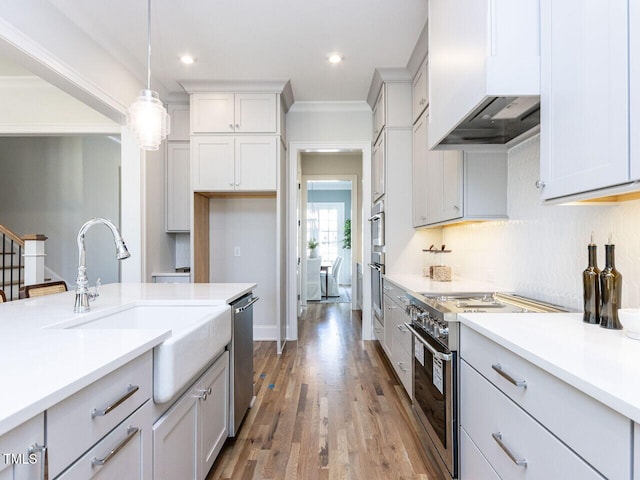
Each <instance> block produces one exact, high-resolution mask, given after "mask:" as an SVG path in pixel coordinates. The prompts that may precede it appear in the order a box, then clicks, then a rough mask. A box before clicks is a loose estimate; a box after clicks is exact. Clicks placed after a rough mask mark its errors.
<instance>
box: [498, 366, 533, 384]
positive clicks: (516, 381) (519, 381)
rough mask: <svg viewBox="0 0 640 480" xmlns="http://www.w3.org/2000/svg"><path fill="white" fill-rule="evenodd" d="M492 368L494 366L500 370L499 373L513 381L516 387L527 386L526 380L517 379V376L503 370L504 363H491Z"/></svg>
mask: <svg viewBox="0 0 640 480" xmlns="http://www.w3.org/2000/svg"><path fill="white" fill-rule="evenodd" d="M491 368H493V369H494V370H495V371H496V372H498V375H500V376H501V377H503V378H505V379H506V380H507V381H508V382H509V383H512V384H513V385H515V386H516V387H522V388H527V381H526V380H516V379H515V378H513V377H512V376H511V375H509V374H508V373H507V372H505V371H504V370H503V368H502V364H500V363H494V364H493V365H491Z"/></svg>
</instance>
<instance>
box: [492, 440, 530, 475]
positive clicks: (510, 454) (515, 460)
mask: <svg viewBox="0 0 640 480" xmlns="http://www.w3.org/2000/svg"><path fill="white" fill-rule="evenodd" d="M491 436H492V437H493V439H494V440H495V441H496V443H497V444H498V445H499V446H500V448H501V449H502V451H503V452H504V453H506V454H507V456H508V457H509V458H510V459H511V461H512V462H513V463H515V464H516V465H517V466H519V467H526V466H527V459H526V458H523V459H519V458H518V457H516V456H515V455H514V454H513V452H512V451H511V450H509V447H507V446H506V445H505V443H504V442H503V441H502V433H500V432H497V433H492V434H491Z"/></svg>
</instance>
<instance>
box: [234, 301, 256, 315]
mask: <svg viewBox="0 0 640 480" xmlns="http://www.w3.org/2000/svg"><path fill="white" fill-rule="evenodd" d="M258 300H260V297H252V298H251V301H250V302H249V303H247V304H246V305H244V306H243V307H238V308H236V309H235V310H234V312H235V313H236V314H238V313H242V312H244V311H245V310H246V309H247V308H249V307H250V306H251V305H253V304H254V303H256V302H257V301H258Z"/></svg>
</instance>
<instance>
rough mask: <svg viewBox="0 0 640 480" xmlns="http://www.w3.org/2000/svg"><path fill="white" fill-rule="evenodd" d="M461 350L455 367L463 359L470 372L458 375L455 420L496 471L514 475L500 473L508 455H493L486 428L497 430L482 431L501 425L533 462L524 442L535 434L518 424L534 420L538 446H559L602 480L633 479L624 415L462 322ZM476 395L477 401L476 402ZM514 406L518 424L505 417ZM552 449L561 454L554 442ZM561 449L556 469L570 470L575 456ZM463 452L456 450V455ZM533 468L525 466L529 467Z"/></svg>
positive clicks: (628, 428)
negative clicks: (540, 433)
mask: <svg viewBox="0 0 640 480" xmlns="http://www.w3.org/2000/svg"><path fill="white" fill-rule="evenodd" d="M460 354H461V357H462V359H463V360H464V361H463V362H461V363H462V364H463V367H461V368H462V369H463V370H464V368H465V367H464V365H466V369H467V370H469V371H473V372H474V374H475V375H470V374H469V373H468V372H467V374H464V373H463V375H462V376H461V379H460V385H461V386H460V388H461V393H460V399H461V404H460V405H461V406H460V412H461V413H460V415H461V426H462V427H463V428H464V429H465V430H466V432H467V433H468V434H469V436H470V437H471V439H472V440H473V441H474V443H476V445H477V446H478V448H480V450H481V451H482V453H483V454H484V455H485V457H487V459H488V460H489V462H490V463H491V465H492V466H493V468H495V469H496V471H497V472H498V473H499V474H500V476H502V477H503V478H514V477H513V475H514V473H513V471H517V470H518V469H514V470H513V471H511V473H510V474H508V475H506V477H505V471H509V470H504V469H503V468H506V467H505V466H509V468H512V467H511V465H509V461H508V459H507V460H505V459H504V458H500V457H501V456H504V454H501V455H500V454H498V453H500V452H499V448H496V445H497V444H496V445H494V444H495V441H493V439H492V438H491V433H495V432H488V429H490V428H494V430H495V431H502V433H503V434H504V435H505V441H506V442H507V443H509V444H511V445H512V447H513V448H514V451H515V452H518V453H519V454H521V455H524V456H526V457H527V459H528V460H530V461H531V462H532V463H533V462H534V459H535V458H536V457H535V456H534V454H533V453H529V452H534V451H536V449H535V448H534V449H533V450H531V449H530V445H529V443H528V442H529V441H530V440H532V439H534V438H537V435H538V434H537V433H532V434H531V435H532V436H531V437H529V436H528V434H526V433H525V428H524V425H526V424H531V422H534V423H535V424H536V425H538V426H539V428H543V429H545V430H546V431H548V432H550V433H551V434H550V435H549V437H543V436H541V437H540V439H539V440H535V442H534V443H539V444H540V446H541V447H542V448H551V447H552V445H555V444H560V445H562V446H563V448H564V449H566V450H569V451H571V452H575V454H577V455H579V456H580V457H581V458H582V459H584V460H585V461H586V462H587V463H589V464H590V465H591V466H592V467H593V468H595V469H597V470H598V471H599V472H601V473H602V474H603V475H604V476H605V477H607V478H631V472H630V468H631V453H630V451H629V445H631V421H630V420H629V419H628V418H626V417H624V416H623V415H621V414H619V413H617V412H615V411H614V410H612V409H610V408H609V407H606V406H605V405H603V404H601V403H600V402H598V401H596V400H595V399H593V398H592V397H590V396H588V395H586V394H584V393H582V392H580V391H578V390H576V389H575V388H573V387H572V386H570V385H568V384H566V383H564V382H563V381H561V380H560V379H558V378H557V377H555V376H553V375H551V374H549V373H547V372H545V371H543V370H542V369H540V368H538V367H537V366H535V365H533V364H532V363H530V362H529V361H527V360H525V359H524V358H522V357H520V356H519V355H516V354H515V353H514V352H512V351H510V350H508V349H507V348H505V347H503V346H501V345H499V344H497V343H495V342H494V341H492V340H490V339H489V338H487V337H485V336H483V335H481V334H480V333H478V332H476V331H475V330H472V329H470V328H468V327H467V326H464V325H463V326H462V328H461V333H460ZM471 367H472V368H471ZM476 377H477V378H476ZM478 379H480V380H478ZM525 385H526V387H525ZM481 397H482V399H483V400H482V402H481V403H479V401H478V399H479V398H481ZM485 398H486V399H487V400H486V401H485ZM514 409H515V410H518V411H520V412H522V417H521V418H520V417H519V418H520V420H518V424H521V426H522V430H519V428H520V426H517V427H516V426H515V425H514V424H512V423H511V420H512V419H513V418H516V417H515V416H514V417H512V416H511V415H512V410H514ZM479 411H480V412H483V415H482V417H483V419H482V420H478V419H477V418H476V417H478V415H477V412H479ZM525 412H526V413H525ZM540 425H541V426H540ZM491 426H493V427H491ZM531 428H532V430H537V429H536V428H533V427H531ZM515 437H518V438H517V440H515ZM520 437H521V438H520ZM545 438H546V440H545ZM593 438H606V441H604V442H595V443H594V442H593V441H592V439H593ZM521 441H522V443H520V442H521ZM547 443H548V445H546V444H547ZM565 445H566V447H564V446H565ZM567 447H568V448H567ZM553 449H554V450H556V449H558V450H561V451H562V452H564V449H560V448H559V447H553ZM492 451H494V452H493V453H492ZM496 452H498V453H496ZM565 453H566V452H565ZM565 453H562V455H561V456H560V457H558V460H557V463H562V465H559V466H558V467H557V468H569V467H571V466H572V465H574V464H575V458H574V457H575V455H573V456H567V455H565ZM465 455H466V453H465V451H462V456H463V457H464V456H465ZM549 455H550V456H549V458H555V457H554V456H553V454H551V453H550V454H549ZM497 458H499V460H496V459H497ZM505 458H506V457H505ZM576 458H577V457H576ZM492 459H493V460H492ZM539 461H542V460H539ZM463 463H464V460H463ZM531 466H532V465H528V466H527V471H529V470H530V467H531ZM537 468H538V467H536V469H537ZM580 468H582V467H580ZM578 471H579V470H576V472H578ZM463 478H464V477H463ZM471 478H473V477H471ZM517 478H520V477H517ZM523 478H528V477H523ZM537 478H589V477H588V476H585V477H582V476H580V475H578V474H576V475H574V476H571V477H563V476H562V475H560V474H559V473H557V474H554V475H551V474H550V475H548V476H546V477H545V476H539V477H537ZM595 478H600V477H595Z"/></svg>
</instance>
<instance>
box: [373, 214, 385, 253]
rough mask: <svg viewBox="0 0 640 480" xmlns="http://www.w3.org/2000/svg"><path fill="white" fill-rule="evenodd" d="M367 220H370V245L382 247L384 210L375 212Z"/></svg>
mask: <svg viewBox="0 0 640 480" xmlns="http://www.w3.org/2000/svg"><path fill="white" fill-rule="evenodd" d="M369 222H371V245H372V246H374V247H384V212H380V213H376V214H375V215H373V216H372V217H371V218H370V219H369Z"/></svg>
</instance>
